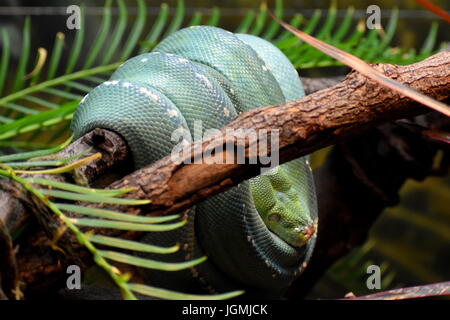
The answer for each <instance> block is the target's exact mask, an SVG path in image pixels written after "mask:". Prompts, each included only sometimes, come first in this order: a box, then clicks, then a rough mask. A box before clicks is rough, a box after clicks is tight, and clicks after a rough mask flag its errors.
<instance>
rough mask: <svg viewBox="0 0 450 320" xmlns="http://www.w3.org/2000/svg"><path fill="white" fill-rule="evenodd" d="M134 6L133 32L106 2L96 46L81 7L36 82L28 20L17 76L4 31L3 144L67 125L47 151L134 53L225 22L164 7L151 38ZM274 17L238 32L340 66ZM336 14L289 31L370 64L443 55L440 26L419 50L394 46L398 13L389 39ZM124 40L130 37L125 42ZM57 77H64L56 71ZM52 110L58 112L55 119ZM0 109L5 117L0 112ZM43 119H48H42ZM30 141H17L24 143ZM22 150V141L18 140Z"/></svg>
mask: <svg viewBox="0 0 450 320" xmlns="http://www.w3.org/2000/svg"><path fill="white" fill-rule="evenodd" d="M135 1H136V4H137V17H136V19H135V22H134V23H133V25H132V26H131V27H130V28H128V30H127V21H128V20H129V12H128V10H127V6H126V4H125V1H124V0H106V2H105V7H104V13H103V17H102V22H101V26H100V28H99V32H98V34H97V36H96V38H95V40H94V41H93V42H92V43H91V44H88V43H86V41H85V30H86V28H85V19H84V16H85V7H84V6H82V7H81V14H82V18H81V24H82V26H81V28H80V29H79V30H77V31H76V35H75V39H74V42H73V43H72V44H68V43H66V42H65V36H64V34H63V33H57V35H56V37H55V43H54V46H53V49H52V50H51V53H50V54H49V55H48V59H44V57H43V55H42V53H43V51H40V52H41V54H40V55H39V54H38V56H37V57H36V63H35V67H34V69H33V71H32V72H30V74H31V75H32V76H31V78H30V77H26V76H25V75H26V74H27V67H28V66H29V65H30V63H29V59H30V55H29V52H30V28H31V21H30V19H26V21H25V25H24V29H23V43H22V52H23V54H22V55H21V58H20V61H19V62H18V66H17V68H16V70H15V71H14V72H11V70H9V64H10V49H11V48H10V39H9V35H8V32H7V31H6V30H1V37H0V38H1V42H2V44H3V49H2V53H1V57H0V61H1V64H0V94H2V92H3V97H1V98H0V123H1V122H3V123H4V124H5V125H4V126H2V128H0V140H5V139H11V138H12V137H15V136H16V135H19V134H23V133H27V132H33V134H32V135H27V136H26V137H24V138H25V139H26V141H27V142H28V143H33V141H37V140H38V139H39V142H40V143H41V144H42V143H43V140H42V139H40V137H41V136H42V135H41V132H42V130H44V129H47V128H48V127H52V128H53V127H55V126H57V125H60V124H61V125H60V126H59V128H58V129H57V130H56V131H55V133H54V134H53V135H51V136H50V138H48V137H47V138H46V140H44V141H46V143H47V144H49V145H50V144H52V143H54V141H55V139H57V138H59V137H61V136H64V135H66V134H67V132H68V124H67V123H68V121H69V120H70V119H71V113H72V112H73V111H74V109H75V108H74V107H73V106H76V104H78V103H79V101H80V100H81V98H82V96H83V95H85V94H87V93H88V92H89V91H90V90H91V89H92V88H93V87H95V86H96V85H98V84H100V83H102V82H104V81H105V80H106V78H107V77H109V75H110V74H111V73H112V71H114V69H116V68H117V67H118V66H119V65H120V64H121V63H123V62H124V61H125V60H127V59H128V58H130V56H131V55H133V53H144V52H146V51H149V50H151V49H152V48H153V47H155V46H156V45H157V44H158V42H159V41H160V40H161V39H163V38H164V37H166V36H168V35H169V34H171V33H173V32H175V31H177V30H178V29H180V28H182V27H185V26H191V25H197V24H207V25H213V26H216V25H219V23H220V9H219V8H213V9H212V11H211V13H210V17H209V19H208V20H206V19H204V16H203V14H202V13H201V12H195V13H194V15H193V16H192V17H191V18H190V19H186V10H185V1H184V0H178V1H177V7H176V10H175V13H174V15H173V17H172V18H171V19H169V16H170V11H169V6H168V5H166V4H164V3H163V4H161V7H160V11H159V13H158V15H157V17H156V19H155V20H154V22H153V23H152V24H151V25H150V26H149V30H148V31H147V32H146V31H145V26H146V23H147V22H146V10H147V9H146V1H145V0H135ZM113 6H117V7H118V10H119V16H118V19H117V20H114V19H112V13H111V10H112V7H113ZM274 6H275V7H274V9H273V10H274V12H275V16H276V17H278V18H282V17H283V1H282V0H274ZM268 11H269V8H268V6H267V5H266V4H265V2H262V4H261V5H260V8H259V9H258V10H257V12H255V11H254V10H249V11H248V12H247V14H246V15H245V17H244V18H243V20H242V22H241V24H240V25H239V26H238V27H237V29H236V32H243V33H251V34H254V35H257V36H260V37H263V38H265V39H267V40H269V41H271V42H273V43H274V44H275V45H276V46H277V47H279V48H280V49H281V50H282V51H283V52H284V53H285V54H286V55H287V57H288V58H289V59H290V60H291V62H292V63H293V64H294V66H295V67H297V68H302V69H308V68H317V67H330V66H339V65H342V64H341V63H340V62H337V61H336V60H334V59H332V58H330V57H328V56H326V55H324V54H323V53H321V52H320V51H318V50H315V49H313V48H311V47H310V46H309V45H307V44H306V43H304V42H302V41H299V40H298V39H297V38H296V37H295V36H292V35H291V34H290V33H289V32H288V31H286V30H280V28H279V25H278V23H276V22H275V21H274V20H273V19H269V18H268ZM336 12H337V6H336V4H335V3H334V2H333V3H332V5H331V7H330V9H329V10H328V12H327V13H326V14H324V12H323V11H322V10H316V11H314V13H313V15H312V17H311V18H310V19H308V20H306V19H305V18H304V17H303V16H302V15H301V14H297V15H295V16H294V17H293V18H292V20H291V21H290V24H291V25H292V26H294V27H295V28H300V29H301V30H303V31H305V32H306V33H308V34H311V35H314V36H315V37H316V38H318V39H319V40H323V41H326V42H328V43H331V44H332V45H334V46H336V47H337V48H340V49H343V50H345V51H347V52H349V53H351V54H353V55H355V56H357V57H359V58H361V59H363V60H365V61H367V62H372V63H399V64H402V63H403V64H406V63H413V62H416V61H419V60H422V59H424V58H425V57H427V56H429V55H431V54H433V53H435V52H436V51H437V48H436V39H437V33H438V24H437V23H432V25H431V28H430V32H429V35H428V37H427V39H426V41H425V42H424V44H423V46H422V48H421V50H420V51H414V50H405V49H401V48H395V47H390V45H391V41H392V39H393V38H394V35H395V32H396V27H397V20H398V10H394V11H393V14H392V16H391V18H390V20H389V22H388V24H387V26H386V30H385V32H379V30H366V29H365V24H364V23H362V22H361V21H360V22H359V23H356V27H354V28H352V26H353V25H354V24H355V23H354V20H355V19H354V9H353V8H352V7H350V8H348V10H347V13H346V15H345V17H344V19H343V20H342V21H341V23H340V25H339V26H337V25H336V21H337V14H336ZM205 20H206V21H205ZM319 25H321V27H320V28H318V26H319ZM109 30H113V32H112V35H111V37H107V34H108V32H109ZM125 34H127V35H128V36H127V37H125ZM107 40H108V41H107ZM65 48H67V49H65ZM64 50H67V52H68V53H69V57H68V59H67V63H66V65H63V63H64V62H63V60H64V59H62V56H63V55H64V54H65V51H64ZM82 52H88V55H87V56H86V57H85V59H84V61H83V63H80V61H79V60H80V59H79V58H80V56H81V53H82ZM58 70H63V71H60V72H58ZM43 72H45V73H43ZM8 74H14V76H13V78H14V79H13V80H14V81H13V84H12V85H11V86H10V87H7V86H6V77H7V75H8ZM43 74H45V76H43ZM52 109H54V111H55V112H52V111H53V110H52ZM60 109H61V110H60ZM2 110H4V111H3V112H2ZM57 110H58V111H57ZM40 114H43V116H37V115H40ZM24 119H26V120H24ZM3 127H5V128H3ZM24 138H21V139H19V140H24ZM15 140H17V139H15ZM18 143H19V144H20V143H22V142H21V141H18Z"/></svg>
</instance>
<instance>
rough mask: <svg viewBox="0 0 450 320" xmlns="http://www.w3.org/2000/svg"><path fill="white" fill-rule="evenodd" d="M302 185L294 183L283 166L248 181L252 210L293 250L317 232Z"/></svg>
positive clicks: (306, 193) (301, 183) (306, 194)
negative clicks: (252, 201) (254, 208)
mask: <svg viewBox="0 0 450 320" xmlns="http://www.w3.org/2000/svg"><path fill="white" fill-rule="evenodd" d="M272 170H273V169H272ZM304 183H305V182H304V181H303V180H300V181H298V180H295V179H294V177H293V175H292V174H290V172H289V171H288V170H287V169H286V167H285V165H281V166H279V167H277V169H276V170H273V172H270V173H269V174H266V175H261V176H258V177H255V178H253V179H251V180H250V187H251V190H252V196H253V200H254V203H255V207H256V210H257V211H258V213H259V215H260V216H261V218H262V220H263V221H264V223H265V225H266V226H267V228H268V229H269V230H270V231H272V232H273V233H274V234H276V235H277V236H278V237H279V238H281V239H282V240H284V241H285V242H286V243H288V244H290V245H291V246H293V247H302V246H304V245H305V244H306V243H307V242H308V240H309V239H310V238H311V237H312V236H313V235H314V234H315V233H316V229H317V227H316V225H315V223H314V221H313V218H312V214H311V210H314V208H311V207H310V201H308V197H309V196H310V195H309V193H308V192H306V191H307V190H308V189H307V188H305V187H304Z"/></svg>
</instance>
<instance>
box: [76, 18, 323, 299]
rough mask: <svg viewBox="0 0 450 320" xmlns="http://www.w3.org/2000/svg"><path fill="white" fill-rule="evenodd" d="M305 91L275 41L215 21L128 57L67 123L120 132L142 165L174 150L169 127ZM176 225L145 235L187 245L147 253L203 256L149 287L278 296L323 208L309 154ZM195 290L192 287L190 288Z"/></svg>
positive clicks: (211, 124) (209, 122)
mask: <svg viewBox="0 0 450 320" xmlns="http://www.w3.org/2000/svg"><path fill="white" fill-rule="evenodd" d="M302 96H304V91H303V87H302V84H301V82H300V79H299V77H298V74H297V71H296V70H295V69H294V67H293V66H292V64H291V63H290V62H289V60H288V59H287V58H286V57H285V56H284V54H283V53H282V52H281V51H279V50H278V49H277V48H276V47H274V46H273V45H272V44H271V43H269V42H267V41H265V40H263V39H261V38H258V37H255V36H251V35H245V34H233V33H231V32H229V31H225V30H223V29H220V28H216V27H207V26H197V27H190V28H186V29H182V30H179V31H177V32H175V33H173V34H172V35H170V36H169V37H167V38H166V39H164V40H163V41H162V42H160V44H159V45H158V46H157V47H156V48H155V49H154V50H153V51H152V52H149V53H145V54H141V55H139V56H137V57H134V58H131V59H129V60H128V61H126V62H125V63H124V64H123V65H121V66H120V67H119V68H118V69H117V70H116V71H115V72H114V73H113V75H112V76H111V78H110V79H109V80H108V81H106V82H104V83H102V84H100V85H99V86H97V87H96V88H94V89H93V90H92V91H91V92H90V93H89V94H88V95H86V97H85V98H84V99H83V100H82V101H81V102H80V104H79V106H78V108H77V110H76V112H75V114H74V117H73V120H72V123H71V128H72V130H73V131H74V133H75V135H76V136H77V137H80V136H82V135H83V134H85V133H87V132H89V131H90V130H92V129H94V128H105V129H109V130H112V131H115V132H117V133H119V134H120V135H121V136H122V137H123V138H124V139H125V140H126V141H127V143H128V145H129V147H130V149H131V151H132V154H133V159H134V164H135V167H136V168H141V167H143V166H146V165H149V164H151V163H153V162H155V161H157V160H159V159H160V158H162V157H164V156H167V155H169V154H170V153H171V151H172V149H173V148H174V147H175V146H176V145H177V144H178V143H179V141H173V139H171V137H172V134H173V132H175V131H177V130H178V131H180V130H181V131H182V132H183V131H185V132H189V133H192V132H193V129H194V122H195V121H199V120H201V121H202V130H203V131H206V130H208V129H211V128H221V127H223V126H224V125H226V124H227V123H228V122H230V121H231V120H233V119H234V118H235V117H236V116H237V115H238V114H240V113H242V112H244V111H246V110H250V109H253V108H258V107H263V106H269V105H277V104H282V103H285V102H288V101H293V100H296V99H299V98H301V97H302ZM187 216H188V218H187V219H188V223H187V224H186V225H185V226H184V227H183V228H180V229H177V230H174V231H170V232H162V233H156V232H154V233H150V234H148V235H146V236H144V237H143V239H142V241H144V242H148V243H152V244H159V245H166V246H167V245H173V244H174V243H175V242H178V243H180V244H181V249H180V250H179V252H177V253H176V254H171V255H164V256H161V255H159V256H157V255H154V254H146V257H148V258H155V259H159V260H162V261H171V262H175V261H180V260H190V259H193V258H196V257H200V256H202V255H206V256H208V259H207V260H206V262H204V263H202V264H200V265H198V266H196V267H195V268H191V269H189V270H183V271H177V272H170V273H169V272H163V271H153V270H151V271H147V272H146V273H145V277H146V278H148V279H149V281H150V282H151V284H152V285H155V284H156V285H160V286H163V287H166V288H170V289H177V290H183V291H187V290H189V291H190V292H192V290H198V292H204V291H205V290H207V291H208V292H224V291H227V290H232V289H237V288H239V289H242V288H244V289H246V290H247V292H248V293H249V294H253V296H261V297H277V296H279V295H281V294H282V293H283V291H284V290H285V289H286V288H287V287H288V286H289V284H290V283H291V282H292V281H293V280H294V279H295V278H296V277H297V276H298V275H299V273H300V272H301V271H302V270H303V269H304V267H305V266H306V263H307V262H308V260H309V258H310V256H311V254H312V250H313V247H314V243H315V238H316V232H315V229H316V226H317V205H316V194H315V189H314V182H313V177H312V173H311V168H310V166H309V162H308V158H307V157H303V158H299V159H296V160H294V161H291V162H288V163H285V164H283V165H281V166H278V167H276V168H274V169H271V170H270V172H268V173H267V174H264V175H260V176H257V177H255V178H253V179H250V180H249V181H245V182H243V183H241V184H240V185H238V186H235V187H233V188H232V189H230V190H228V191H226V192H223V193H221V194H219V195H216V196H214V197H212V198H210V199H208V200H206V201H204V202H202V203H200V204H198V205H197V206H196V207H195V208H193V209H191V210H190V211H189V214H188V215H187ZM194 288H195V289H194Z"/></svg>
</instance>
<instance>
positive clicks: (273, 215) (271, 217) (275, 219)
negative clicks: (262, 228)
mask: <svg viewBox="0 0 450 320" xmlns="http://www.w3.org/2000/svg"><path fill="white" fill-rule="evenodd" d="M269 220H270V221H273V222H278V221H280V215H279V214H278V213H271V214H270V215H269Z"/></svg>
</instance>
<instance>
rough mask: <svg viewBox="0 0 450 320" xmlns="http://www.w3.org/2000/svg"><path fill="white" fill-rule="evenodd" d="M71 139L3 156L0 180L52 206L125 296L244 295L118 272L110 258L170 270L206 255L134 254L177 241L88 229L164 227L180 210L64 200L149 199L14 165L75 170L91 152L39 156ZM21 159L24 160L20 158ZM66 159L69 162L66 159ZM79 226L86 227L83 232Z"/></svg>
mask: <svg viewBox="0 0 450 320" xmlns="http://www.w3.org/2000/svg"><path fill="white" fill-rule="evenodd" d="M70 141H71V139H69V140H67V141H66V142H64V143H63V144H61V145H59V146H57V147H54V148H51V149H48V150H40V151H32V152H26V153H19V154H14V155H8V156H1V157H0V179H11V180H13V181H15V182H16V183H18V184H20V185H21V186H22V187H23V188H24V189H25V190H26V191H27V192H28V193H29V194H30V196H32V197H34V198H35V200H36V201H40V202H41V203H42V204H43V205H45V206H46V207H47V208H48V209H49V210H51V212H52V213H53V214H54V215H55V217H58V218H59V219H60V220H61V221H62V222H63V223H64V225H65V226H66V227H67V228H68V229H69V230H70V231H71V232H73V233H74V235H75V236H76V238H77V240H78V241H79V243H80V244H81V245H84V246H85V247H86V248H87V249H88V250H89V251H90V253H91V254H92V256H93V259H94V261H95V262H96V264H97V265H98V266H100V267H101V268H103V269H104V270H105V271H106V272H107V274H108V275H109V276H110V277H111V279H112V280H113V282H114V283H115V284H116V285H117V286H118V287H119V288H120V289H121V292H122V295H123V297H124V298H125V299H135V298H136V297H135V295H134V293H139V294H142V295H148V296H151V297H155V298H166V299H185V300H187V299H225V298H232V297H235V296H237V295H240V294H242V291H234V292H229V293H225V294H219V295H192V294H185V293H179V292H175V291H171V290H166V289H161V288H155V287H151V286H147V285H144V284H140V283H132V282H130V278H131V276H130V275H129V274H126V273H123V272H121V271H120V268H119V267H117V266H116V265H114V262H119V263H122V264H127V265H131V266H135V267H138V268H146V269H154V270H163V271H167V272H171V271H179V270H184V269H188V268H192V267H195V266H197V265H198V264H200V263H202V262H203V261H205V259H206V257H204V256H203V257H199V258H196V259H193V260H188V261H180V262H170V263H169V262H161V261H157V260H152V259H148V258H143V257H139V256H136V255H135V254H136V253H139V252H147V253H155V254H162V255H168V254H173V253H176V252H177V251H178V250H179V249H180V246H179V245H178V244H177V243H174V244H173V245H171V246H167V247H162V246H157V245H152V244H145V243H140V242H136V241H132V240H127V239H121V238H119V237H110V236H103V235H99V234H94V233H93V232H92V230H95V229H96V228H103V229H119V230H125V231H140V232H166V231H171V230H175V229H177V228H180V227H182V226H183V225H185V224H186V220H185V219H183V218H181V217H180V216H179V215H172V216H164V217H146V216H135V215H132V214H127V213H124V212H119V211H113V210H106V209H99V208H91V207H89V206H82V205H79V204H71V203H67V200H69V201H83V202H85V203H102V204H121V205H131V206H138V205H144V204H148V203H149V201H148V200H134V199H129V198H124V197H123V196H124V195H125V194H127V193H128V192H130V191H131V190H132V188H128V189H117V190H103V189H94V188H89V187H83V186H79V185H75V184H70V183H64V182H59V181H54V180H50V179H44V178H40V177H34V176H33V173H41V172H43V170H26V171H22V170H16V169H14V168H21V167H24V164H26V166H27V167H30V168H33V167H42V166H44V167H49V166H53V167H54V168H52V169H50V170H48V169H47V170H45V172H46V173H50V174H56V173H60V172H61V171H67V170H66V169H64V168H66V167H68V166H69V167H70V170H73V169H74V168H76V167H77V166H78V165H80V164H83V163H86V162H87V161H89V160H91V159H92V156H90V157H84V153H82V154H79V155H76V156H73V157H71V159H70V160H69V161H63V160H65V159H54V160H43V159H51V158H56V157H57V156H56V155H55V153H56V152H58V151H60V150H61V149H63V148H64V147H65V146H67V145H68V144H69V143H70ZM83 157H84V158H83ZM25 160H27V161H26V162H24V161H25ZM6 161H8V163H7V164H6V163H5V162H6ZM67 162H70V163H69V164H67ZM63 169H64V170H63ZM21 173H23V174H27V175H26V178H24V177H21V176H20V174H21ZM58 199H63V200H65V203H58V202H56V201H57V200H58ZM65 212H72V213H75V214H76V215H77V216H76V217H74V216H68V215H67V214H66V213H65ZM80 227H89V228H90V229H89V230H90V231H85V232H83V231H81V229H80ZM174 241H176V239H174ZM97 245H101V246H102V247H103V248H102V249H101V250H100V249H99V248H97ZM105 248H107V249H105ZM119 250H120V251H119ZM124 250H125V251H128V253H124V252H123V251H124Z"/></svg>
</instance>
